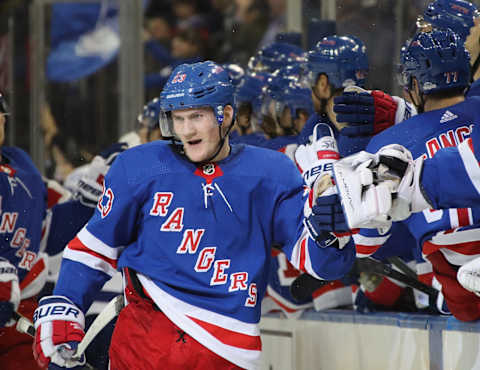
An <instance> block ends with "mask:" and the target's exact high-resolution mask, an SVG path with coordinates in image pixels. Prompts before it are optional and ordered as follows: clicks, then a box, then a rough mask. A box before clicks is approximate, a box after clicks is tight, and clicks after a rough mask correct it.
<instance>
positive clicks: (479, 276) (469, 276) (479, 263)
mask: <svg viewBox="0 0 480 370" xmlns="http://www.w3.org/2000/svg"><path fill="white" fill-rule="evenodd" d="M457 280H458V282H459V283H460V284H461V285H462V286H463V287H464V288H465V289H466V290H468V291H469V292H472V293H475V294H476V295H478V296H479V297H480V257H478V258H475V259H474V260H471V261H470V262H467V263H466V264H464V265H463V266H462V267H460V268H459V269H458V272H457Z"/></svg>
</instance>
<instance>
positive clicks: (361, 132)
mask: <svg viewBox="0 0 480 370" xmlns="http://www.w3.org/2000/svg"><path fill="white" fill-rule="evenodd" d="M306 69H307V71H308V75H307V80H308V82H309V84H310V86H311V89H312V99H313V103H314V108H315V113H314V114H313V115H312V116H310V118H309V119H308V121H307V123H306V124H305V126H304V128H303V130H302V133H301V134H300V139H299V140H300V144H304V143H307V142H308V138H309V136H310V135H311V134H312V131H313V127H314V126H315V125H316V124H317V123H319V122H324V123H327V124H329V125H330V127H331V128H332V129H333V130H334V133H335V137H336V139H337V142H338V147H339V150H340V155H341V156H346V155H349V154H352V153H356V152H358V151H360V150H362V149H364V148H365V146H366V145H367V143H368V141H369V140H370V138H371V137H372V135H374V134H375V133H378V132H380V131H381V130H383V129H385V128H386V127H388V126H390V125H392V124H393V123H394V121H395V118H396V117H395V115H396V112H397V111H398V112H405V105H401V106H400V107H399V102H403V100H402V99H398V102H397V101H395V100H394V99H392V97H390V96H389V95H387V94H384V93H381V92H378V93H371V92H367V91H366V90H363V89H360V90H361V91H363V92H364V93H365V94H366V95H367V96H366V97H362V99H364V100H367V101H368V102H364V103H362V104H364V105H365V106H366V108H365V107H364V106H362V112H363V116H362V117H361V118H362V119H361V120H358V114H357V113H358V112H351V111H350V108H351V105H350V103H351V102H350V100H351V99H353V98H355V99H356V95H354V96H353V98H352V97H351V96H347V97H346V98H345V99H343V98H342V92H343V91H344V89H346V88H347V89H348V88H349V87H353V86H357V87H354V89H355V91H357V90H358V89H359V87H363V86H364V84H365V79H366V75H367V72H368V59H367V54H366V48H365V46H364V45H363V43H362V42H361V41H360V40H359V39H357V38H355V37H353V36H336V35H335V36H328V37H325V38H323V39H322V40H321V41H319V42H318V44H317V45H316V47H315V48H314V49H313V50H311V51H309V52H308V53H307V55H306ZM339 98H342V100H340V101H339V102H338V103H341V104H337V105H338V107H336V108H335V110H334V101H335V99H339ZM367 105H368V106H367ZM398 107H399V108H398ZM354 109H356V107H354ZM366 110H367V114H365V111H366ZM338 113H341V114H342V116H341V117H340V118H341V119H340V120H339V119H337V114H338ZM349 114H350V115H349ZM352 114H353V115H354V117H352ZM397 115H399V113H397ZM345 122H347V123H345ZM352 123H353V125H352Z"/></svg>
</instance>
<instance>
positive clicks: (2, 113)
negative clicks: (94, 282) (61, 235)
mask: <svg viewBox="0 0 480 370" xmlns="http://www.w3.org/2000/svg"><path fill="white" fill-rule="evenodd" d="M7 114H8V112H7V108H6V104H5V99H4V97H3V96H2V95H0V147H1V153H0V158H1V162H0V182H1V185H0V199H1V210H0V212H1V224H0V230H1V231H0V232H1V233H2V238H1V241H0V362H1V363H2V368H3V367H4V366H5V368H8V369H14V368H18V367H19V366H26V367H29V368H32V369H35V368H36V367H37V366H36V363H35V361H34V359H33V357H32V356H31V355H30V353H29V352H30V351H29V347H30V346H31V343H32V340H31V338H29V337H28V336H27V335H21V334H19V333H17V332H16V331H15V328H14V327H13V326H12V325H14V324H15V320H13V317H12V314H13V311H18V312H20V313H21V314H22V315H25V316H27V317H30V318H32V315H33V311H34V309H35V307H36V301H35V298H34V296H35V294H37V293H38V291H39V290H40V289H41V288H42V285H41V284H38V283H39V281H41V280H42V277H43V278H44V277H45V274H46V269H45V261H44V260H43V259H42V258H39V253H38V252H39V246H40V238H41V232H42V221H43V218H44V216H45V208H46V189H45V186H44V183H43V180H42V177H41V176H40V173H39V172H38V171H37V169H36V168H35V166H34V164H33V162H32V161H31V159H30V158H29V157H28V155H27V154H26V153H25V152H24V151H22V150H20V149H18V148H15V147H4V146H3V142H4V139H5V121H6V115H7ZM40 275H42V276H40ZM36 278H38V279H36ZM20 359H22V360H21V362H17V361H19V360H20Z"/></svg>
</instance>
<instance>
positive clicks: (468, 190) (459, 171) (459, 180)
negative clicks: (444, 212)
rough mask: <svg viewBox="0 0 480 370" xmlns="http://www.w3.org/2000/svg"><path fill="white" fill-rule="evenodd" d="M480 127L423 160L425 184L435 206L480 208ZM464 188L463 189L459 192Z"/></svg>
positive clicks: (424, 187)
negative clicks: (463, 139)
mask: <svg viewBox="0 0 480 370" xmlns="http://www.w3.org/2000/svg"><path fill="white" fill-rule="evenodd" d="M475 143H477V144H476V147H480V130H478V129H475V128H474V129H473V131H472V136H471V138H470V139H467V140H465V141H464V142H462V143H461V144H460V145H459V146H458V147H453V148H445V149H442V150H440V151H439V152H438V153H437V154H436V155H435V157H433V158H432V159H429V160H427V161H425V162H424V167H423V172H422V179H421V182H422V187H423V189H424V191H425V192H426V194H427V196H428V198H429V200H430V201H431V202H432V204H433V206H434V207H435V208H436V209H440V208H451V207H467V206H471V207H480V165H479V159H480V155H479V153H480V151H478V150H477V153H475V150H474V145H475ZM459 190H461V191H459Z"/></svg>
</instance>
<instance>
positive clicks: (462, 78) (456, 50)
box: [403, 29, 470, 94]
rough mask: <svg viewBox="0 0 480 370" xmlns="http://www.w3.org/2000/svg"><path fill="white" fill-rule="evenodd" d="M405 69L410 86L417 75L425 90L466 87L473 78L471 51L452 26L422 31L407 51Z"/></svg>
mask: <svg viewBox="0 0 480 370" xmlns="http://www.w3.org/2000/svg"><path fill="white" fill-rule="evenodd" d="M403 73H404V74H405V75H406V78H407V79H408V81H410V86H409V87H410V88H411V81H412V79H413V78H415V79H416V80H417V82H418V86H419V89H420V92H422V93H423V94H431V93H435V92H438V91H444V90H449V89H454V88H464V87H467V86H468V84H469V82H470V54H469V53H468V51H467V50H466V49H465V46H464V45H463V41H462V40H460V38H459V36H458V35H457V34H456V33H454V32H453V31H452V30H450V29H445V30H433V31H432V32H420V33H418V34H417V35H415V37H414V38H413V39H412V41H411V42H410V45H409V46H408V47H407V49H406V51H405V56H404V64H403Z"/></svg>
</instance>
